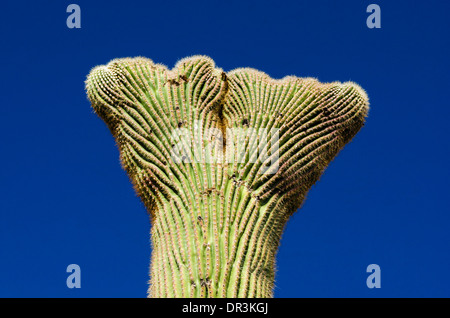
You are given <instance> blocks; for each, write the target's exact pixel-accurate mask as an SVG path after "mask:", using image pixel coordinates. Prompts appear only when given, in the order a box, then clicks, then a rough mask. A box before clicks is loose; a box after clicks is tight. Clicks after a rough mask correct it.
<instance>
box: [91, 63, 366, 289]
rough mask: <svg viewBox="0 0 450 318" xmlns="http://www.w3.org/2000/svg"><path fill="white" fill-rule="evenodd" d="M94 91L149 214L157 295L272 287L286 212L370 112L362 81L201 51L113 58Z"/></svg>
mask: <svg viewBox="0 0 450 318" xmlns="http://www.w3.org/2000/svg"><path fill="white" fill-rule="evenodd" d="M86 89H87V94H88V98H89V100H90V101H91V103H92V107H93V109H94V110H95V112H96V113H97V114H98V115H99V116H100V117H101V118H102V119H103V120H104V121H105V122H106V124H107V125H108V127H109V128H110V130H111V132H112V134H113V135H114V137H115V139H116V141H117V144H118V147H119V150H120V157H121V162H122V165H123V167H124V169H125V170H126V171H127V173H128V175H129V177H130V179H131V181H132V183H133V184H134V186H135V189H136V191H137V193H138V195H139V196H140V197H141V199H142V201H143V202H144V204H145V206H146V208H147V209H148V211H149V213H150V215H151V222H152V227H151V241H152V256H151V258H152V260H151V265H150V277H151V279H150V287H149V291H148V292H149V296H150V297H272V295H273V286H274V276H275V275H274V271H275V256H276V252H277V249H278V246H279V242H280V238H281V234H282V231H283V228H284V226H285V224H286V221H287V220H288V218H289V217H290V215H291V214H292V213H294V212H295V211H296V210H297V209H298V208H299V207H300V205H301V203H302V201H303V200H304V198H305V196H306V193H307V191H308V190H309V188H310V187H311V186H312V185H313V184H314V183H315V182H316V181H317V180H318V179H319V177H320V175H321V174H322V172H323V170H324V169H325V167H326V166H327V164H328V163H329V162H330V161H331V160H332V159H333V158H334V157H335V155H336V154H337V153H338V152H339V150H340V149H341V148H342V147H343V146H344V145H345V144H346V143H347V142H349V141H350V140H351V138H352V137H353V136H354V135H355V134H356V133H357V132H358V130H359V129H360V128H361V127H362V126H363V124H364V118H365V117H366V115H367V112H368V98H367V95H366V94H365V92H364V91H363V90H362V89H361V88H360V87H359V86H358V85H356V84H354V83H351V82H347V83H339V82H334V83H327V84H322V83H319V82H318V81H317V80H315V79H311V78H297V77H292V76H289V77H285V78H283V79H281V80H274V79H271V78H270V77H269V76H268V75H266V74H264V73H263V72H260V71H257V70H254V69H248V68H243V69H236V70H234V71H231V72H228V73H225V72H224V71H222V70H221V69H219V68H217V67H216V66H215V64H214V62H213V61H212V60H211V59H210V58H208V57H205V56H194V57H190V58H185V59H182V60H180V61H179V62H178V63H177V64H176V66H175V67H174V68H173V69H172V70H169V69H167V68H166V67H165V66H164V65H160V64H155V63H153V62H152V61H151V60H150V59H147V58H141V57H138V58H123V59H116V60H113V61H111V62H110V63H109V64H108V65H106V66H98V67H96V68H94V69H93V70H92V71H91V72H90V74H89V76H88V78H87V81H86Z"/></svg>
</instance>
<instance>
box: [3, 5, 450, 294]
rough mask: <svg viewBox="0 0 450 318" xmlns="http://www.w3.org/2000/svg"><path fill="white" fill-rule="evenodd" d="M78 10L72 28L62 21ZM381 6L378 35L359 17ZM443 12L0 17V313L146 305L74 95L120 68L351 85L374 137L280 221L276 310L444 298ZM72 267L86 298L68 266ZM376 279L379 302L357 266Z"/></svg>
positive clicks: (107, 171) (89, 121)
mask: <svg viewBox="0 0 450 318" xmlns="http://www.w3.org/2000/svg"><path fill="white" fill-rule="evenodd" d="M70 3H77V4H79V5H80V7H81V29H68V28H67V27H66V18H67V16H68V13H66V7H67V6H68V5H69V4H70ZM370 3H377V4H379V5H380V7H381V26H382V28H381V29H369V28H367V26H366V18H367V16H368V13H366V7H367V6H368V5H369V4H370ZM449 12H450V2H448V1H435V0H428V1H382V0H373V1H356V0H355V1H333V0H328V1H324V0H317V1H303V0H296V1H262V0H260V1H230V0H227V1H211V0H209V1H178V2H177V1H143V0H141V1H131V0H130V1H121V2H119V1H111V0H109V1H105V0H101V1H86V0H83V1H82V0H71V1H49V0H47V1H34V2H32V1H28V3H24V2H19V1H17V2H13V1H7V2H5V3H2V15H1V18H0V32H1V50H0V57H1V61H2V66H1V80H0V81H1V85H0V89H1V97H2V99H1V107H0V119H1V125H0V142H1V143H0V146H1V147H0V163H1V169H0V296H1V297H145V296H146V291H147V280H148V266H149V260H150V243H149V230H150V224H149V220H148V216H147V214H146V211H145V209H144V207H143V205H142V204H141V202H140V200H139V199H138V198H137V197H136V195H135V193H134V192H133V188H132V186H131V184H130V182H129V180H128V177H127V176H126V174H125V172H124V171H123V170H122V169H121V167H120V163H119V154H118V150H117V148H116V146H115V142H114V140H113V138H112V136H111V134H110V132H109V131H108V129H107V127H106V126H105V124H104V123H103V122H102V121H101V120H100V119H99V118H98V117H97V116H96V115H95V114H94V113H93V111H92V110H91V108H90V104H89V102H88V100H87V98H86V95H85V91H84V80H85V78H86V75H87V74H88V72H89V70H90V69H91V68H92V67H94V66H96V65H98V64H104V63H107V62H108V61H109V60H111V59H113V58H117V57H127V56H146V57H149V58H151V59H152V60H154V61H155V62H160V63H163V64H166V65H167V66H169V67H173V65H174V64H175V63H176V61H177V60H178V59H180V58H183V57H185V56H190V55H195V54H205V55H209V56H210V57H212V58H213V59H214V60H215V62H216V64H217V65H218V66H219V67H221V68H223V69H224V70H225V71H229V70H232V69H234V68H238V67H253V68H257V69H259V70H262V71H264V72H266V73H267V74H269V75H270V76H272V77H274V78H281V77H284V76H285V75H296V76H300V77H316V78H318V79H319V80H320V81H323V82H329V81H335V80H339V81H348V80H351V81H355V82H357V83H359V84H360V85H361V86H362V87H363V88H364V89H365V90H366V91H367V93H368V95H369V97H370V103H371V110H370V114H369V118H368V120H367V124H366V126H365V127H363V129H362V130H361V131H360V133H359V134H358V135H357V136H356V137H355V138H354V140H353V141H352V142H351V143H350V144H349V145H347V147H346V148H345V149H344V150H343V151H342V152H341V153H340V154H339V155H338V157H337V158H336V159H335V160H334V161H333V162H332V163H331V165H330V166H329V168H328V169H327V170H326V171H325V174H324V175H323V176H322V178H321V180H320V181H319V182H318V183H317V184H316V185H315V186H314V187H313V188H312V189H311V191H310V193H309V195H308V198H307V200H306V202H305V204H304V206H303V207H302V209H300V210H299V211H298V212H297V213H296V214H295V215H294V216H293V217H292V219H291V220H290V221H289V223H288V224H287V227H286V230H285V232H284V235H283V238H282V242H281V248H280V250H279V253H278V257H277V268H278V270H277V276H276V288H275V296H276V297H450V275H449V269H450V211H449V210H450V209H449V207H450V204H449V186H448V184H449V179H450V175H449V155H450V147H449V132H450V125H449V123H448V122H449V118H450V107H449V106H450V105H449V88H450V75H449V74H450V73H449V66H450V62H449V56H450V37H449V31H450V19H449V17H448V16H449ZM72 263H75V264H78V265H80V267H81V289H68V288H67V287H66V277H67V275H68V274H67V273H66V267H67V266H68V265H69V264H72ZM372 263H375V264H378V265H379V266H380V267H381V288H380V289H369V288H367V287H366V277H367V276H368V273H366V267H367V266H368V265H369V264H372Z"/></svg>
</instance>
